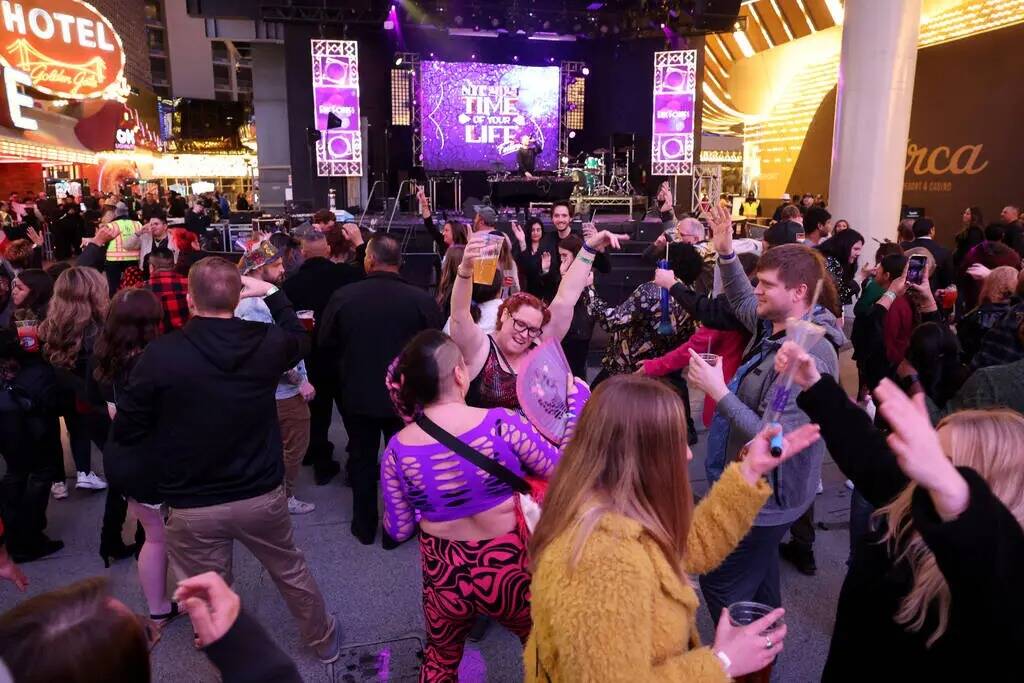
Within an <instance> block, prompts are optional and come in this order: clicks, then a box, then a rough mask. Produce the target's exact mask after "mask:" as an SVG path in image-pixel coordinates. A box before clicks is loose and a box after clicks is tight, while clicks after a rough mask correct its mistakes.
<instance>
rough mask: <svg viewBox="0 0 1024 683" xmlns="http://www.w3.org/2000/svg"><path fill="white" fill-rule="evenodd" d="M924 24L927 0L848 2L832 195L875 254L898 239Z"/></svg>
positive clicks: (835, 211) (832, 204) (832, 205)
mask: <svg viewBox="0 0 1024 683" xmlns="http://www.w3.org/2000/svg"><path fill="white" fill-rule="evenodd" d="M920 24H921V0H899V1H898V2H893V0H846V12H845V17H844V19H843V44H842V53H841V55H840V60H839V85H838V95H837V99H836V119H835V127H834V130H833V136H832V175H831V180H830V182H829V200H828V201H829V211H830V212H831V213H832V217H833V220H836V219H839V218H845V219H846V220H848V221H849V222H850V226H851V227H852V228H854V229H855V230H857V231H858V232H860V233H861V234H862V235H864V238H865V239H866V240H867V244H865V250H864V251H865V252H866V253H867V254H869V255H870V254H874V246H875V243H874V242H873V241H872V238H875V239H878V240H884V239H886V238H888V239H890V240H895V239H896V226H897V224H898V223H899V212H900V205H901V199H902V196H903V173H904V166H905V164H906V156H907V136H908V135H909V131H910V109H911V105H912V100H913V96H914V72H915V69H916V67H917V38H918V32H919V28H920ZM868 258H870V256H869V257H868Z"/></svg>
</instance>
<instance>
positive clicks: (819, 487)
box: [817, 479, 825, 496]
mask: <svg viewBox="0 0 1024 683" xmlns="http://www.w3.org/2000/svg"><path fill="white" fill-rule="evenodd" d="M817 493H818V495H819V496H820V495H821V494H823V493H825V487H824V486H823V485H822V483H821V479H819V480H818V492H817Z"/></svg>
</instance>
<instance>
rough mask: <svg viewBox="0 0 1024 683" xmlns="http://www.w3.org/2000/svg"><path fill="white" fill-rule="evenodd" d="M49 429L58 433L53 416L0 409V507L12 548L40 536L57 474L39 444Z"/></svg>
mask: <svg viewBox="0 0 1024 683" xmlns="http://www.w3.org/2000/svg"><path fill="white" fill-rule="evenodd" d="M48 431H54V432H57V433H58V434H59V425H58V424H57V418H56V417H55V416H52V415H49V416H42V415H39V416H26V415H25V414H24V413H21V412H19V411H10V412H8V411H4V412H0V453H2V454H3V457H4V462H5V464H6V466H7V471H6V472H5V473H4V477H3V479H2V480H0V509H2V513H3V519H4V524H5V526H6V534H7V539H8V545H9V546H10V547H11V548H12V549H13V550H19V549H22V548H25V549H27V548H31V547H32V546H33V545H34V544H36V543H38V542H40V541H42V540H43V530H44V529H46V506H47V504H48V503H49V500H50V484H51V483H52V482H53V480H54V477H55V476H56V474H55V471H54V465H55V462H54V459H53V455H52V453H50V452H49V451H47V449H46V448H42V447H40V444H41V443H44V442H45V434H46V433H47V432H48Z"/></svg>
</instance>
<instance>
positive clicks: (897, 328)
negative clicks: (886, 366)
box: [883, 295, 914, 367]
mask: <svg viewBox="0 0 1024 683" xmlns="http://www.w3.org/2000/svg"><path fill="white" fill-rule="evenodd" d="M913 331H914V308H913V305H912V304H911V303H910V300H909V299H907V297H906V295H904V296H900V297H897V298H896V300H895V301H893V302H892V306H890V307H889V312H888V313H886V315H885V332H884V335H883V336H884V337H885V357H886V358H887V359H888V361H889V363H890V364H891V365H892V366H893V367H895V366H897V365H899V364H900V361H902V360H903V359H904V358H906V356H907V347H908V346H910V335H911V333H913Z"/></svg>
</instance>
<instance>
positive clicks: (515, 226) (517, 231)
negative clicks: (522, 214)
mask: <svg viewBox="0 0 1024 683" xmlns="http://www.w3.org/2000/svg"><path fill="white" fill-rule="evenodd" d="M512 234H513V235H515V236H516V242H518V243H519V249H520V250H521V251H526V232H525V231H524V230H523V226H521V225H519V222H518V221H512Z"/></svg>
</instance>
